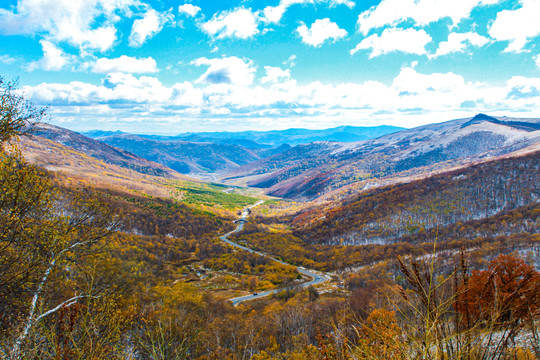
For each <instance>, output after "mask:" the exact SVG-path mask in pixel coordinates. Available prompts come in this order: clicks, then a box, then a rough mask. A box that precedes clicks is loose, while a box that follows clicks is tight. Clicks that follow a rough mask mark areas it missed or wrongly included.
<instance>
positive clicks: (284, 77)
mask: <svg viewBox="0 0 540 360" xmlns="http://www.w3.org/2000/svg"><path fill="white" fill-rule="evenodd" d="M264 70H266V75H265V76H264V77H263V78H262V79H261V83H263V84H266V83H278V82H281V81H288V80H290V79H291V70H290V69H285V70H283V69H282V68H279V67H274V66H265V67H264Z"/></svg>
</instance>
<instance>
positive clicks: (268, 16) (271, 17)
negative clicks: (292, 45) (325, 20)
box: [262, 0, 356, 24]
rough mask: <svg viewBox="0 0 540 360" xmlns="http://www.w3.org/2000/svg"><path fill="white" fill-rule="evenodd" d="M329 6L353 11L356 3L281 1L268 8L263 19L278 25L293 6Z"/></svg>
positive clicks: (313, 0) (331, 0) (338, 0)
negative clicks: (322, 4) (342, 7)
mask: <svg viewBox="0 0 540 360" xmlns="http://www.w3.org/2000/svg"><path fill="white" fill-rule="evenodd" d="M320 3H324V4H327V5H328V6H329V7H331V8H332V7H336V6H338V5H345V6H347V7H348V8H350V9H352V8H353V7H355V6H356V3H355V2H354V1H352V0H281V1H280V2H279V5H277V6H267V7H265V8H264V10H263V11H262V13H263V16H262V19H263V20H264V21H266V22H269V23H274V24H277V23H279V22H280V21H281V18H282V17H283V15H284V14H285V12H286V11H287V9H288V8H289V7H291V6H293V5H304V4H320Z"/></svg>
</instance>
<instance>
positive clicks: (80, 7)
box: [0, 0, 138, 51]
mask: <svg viewBox="0 0 540 360" xmlns="http://www.w3.org/2000/svg"><path fill="white" fill-rule="evenodd" d="M137 4H138V0H79V1H64V0H48V1H42V0H20V1H19V2H18V3H17V6H16V7H14V8H13V9H0V33H1V34H4V35H34V34H36V33H42V34H43V36H44V37H45V39H46V40H47V41H49V42H55V43H58V42H67V43H69V44H71V45H73V46H76V47H79V48H81V49H82V50H88V49H90V50H99V51H105V50H108V49H110V48H111V47H112V46H113V44H114V42H115V40H116V28H115V26H114V24H115V23H116V22H117V21H118V20H119V17H118V15H117V13H118V12H127V11H129V8H130V7H131V6H134V5H137ZM60 9H61V11H60Z"/></svg>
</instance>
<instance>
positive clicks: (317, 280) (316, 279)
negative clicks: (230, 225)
mask: <svg viewBox="0 0 540 360" xmlns="http://www.w3.org/2000/svg"><path fill="white" fill-rule="evenodd" d="M262 203H264V200H259V201H257V202H256V203H255V204H253V205H251V206H248V207H246V208H245V209H244V210H243V211H242V215H241V216H240V219H238V220H236V223H237V225H236V229H234V230H233V231H231V232H228V233H226V234H225V235H222V236H220V237H219V238H220V239H221V240H222V241H224V242H226V243H227V244H229V245H231V246H234V247H235V248H238V249H241V250H244V251H247V252H250V253H254V254H258V255H260V256H265V257H267V258H270V259H272V260H274V261H277V262H278V263H280V264H283V265H289V266H294V265H291V264H288V263H286V262H284V261H281V260H279V259H276V258H274V257H272V256H270V255H268V254H265V253H262V252H260V251H257V250H253V249H250V248H248V247H246V246H243V245H240V244H237V243H235V242H234V241H231V240H229V236H230V235H232V234H234V233H237V232H240V231H242V230H243V229H244V223H245V222H246V221H247V217H248V216H249V214H250V212H251V209H253V208H254V207H256V206H259V205H261V204H262ZM295 267H296V270H298V272H299V273H301V274H302V275H306V276H309V277H311V279H312V280H310V281H308V282H304V283H302V284H297V285H292V286H288V287H285V288H280V289H274V290H268V291H262V292H259V293H253V294H251V295H245V296H240V297H236V298H232V299H229V301H230V302H231V303H232V304H233V305H234V306H236V305H238V304H240V303H241V302H243V301H247V300H253V299H258V298H261V297H264V296H268V295H272V294H274V293H277V292H280V291H283V290H291V289H295V288H298V287H301V288H305V287H308V286H311V285H318V284H322V283H323V282H325V281H326V278H325V277H324V276H322V275H319V274H315V273H313V272H311V271H309V270H308V269H305V268H303V267H301V266H295Z"/></svg>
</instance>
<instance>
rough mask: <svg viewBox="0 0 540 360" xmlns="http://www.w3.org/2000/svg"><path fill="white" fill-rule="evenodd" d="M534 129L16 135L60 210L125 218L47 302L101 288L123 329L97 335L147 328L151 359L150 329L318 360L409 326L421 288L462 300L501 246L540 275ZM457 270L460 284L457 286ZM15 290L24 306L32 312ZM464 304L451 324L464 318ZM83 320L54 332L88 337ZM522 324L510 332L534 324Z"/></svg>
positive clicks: (186, 344) (515, 122) (511, 124)
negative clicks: (354, 137) (78, 204)
mask: <svg viewBox="0 0 540 360" xmlns="http://www.w3.org/2000/svg"><path fill="white" fill-rule="evenodd" d="M538 124H540V120H539V119H509V118H503V119H501V118H493V117H490V116H487V115H482V114H479V115H476V116H474V117H471V118H468V119H460V120H452V121H448V122H444V123H439V124H434V125H427V126H423V127H419V128H415V129H406V130H400V131H397V130H399V129H392V131H394V130H396V131H397V132H393V133H390V134H382V135H381V136H379V137H376V138H373V139H366V140H361V141H353V142H337V141H326V140H325V141H319V140H317V141H315V142H310V143H305V144H304V143H301V142H302V141H308V140H309V139H310V138H309V137H308V138H307V139H308V140H305V139H306V138H305V137H302V136H303V135H302V136H300V137H298V136H297V137H291V136H292V135H290V134H289V137H288V138H287V137H284V135H283V134H281V135H282V137H281V138H279V139H280V140H279V141H278V140H275V142H273V143H270V141H269V143H268V144H266V145H265V146H264V147H263V146H260V143H257V144H258V145H256V144H255V140H257V141H262V140H261V139H268V138H269V137H270V135H272V136H275V134H264V135H263V133H259V134H255V135H257V136H255V135H254V134H250V135H251V136H252V139H253V140H252V141H253V142H252V143H250V142H246V141H237V138H236V137H237V136H238V135H237V134H226V133H219V134H212V133H207V134H200V135H196V134H189V135H186V136H178V137H175V138H174V139H171V138H170V137H157V136H148V137H144V136H135V135H130V134H124V133H122V134H119V133H114V134H110V133H106V132H100V131H95V132H92V135H93V136H94V139H92V138H89V137H86V136H84V135H82V134H78V133H74V132H72V131H69V130H67V129H63V128H60V127H57V126H52V125H48V124H37V125H36V126H35V129H34V131H33V133H31V134H29V135H24V136H21V137H20V141H19V146H20V151H21V154H22V156H24V159H26V160H25V161H28V163H27V164H26V163H25V164H26V165H23V167H29V168H32V167H33V166H36V169H42V170H39V171H43V175H42V176H44V178H45V179H47V182H48V183H50V186H51V187H53V188H54V189H56V190H55V192H56V193H58V194H59V195H60V196H61V198H62V199H65V200H62V201H63V202H66V201H74V200H67V199H87V200H85V201H90V202H94V201H95V202H96V203H100V204H103V206H105V207H107V208H108V209H109V210H108V211H110V212H111V214H113V213H114V214H115V215H107V216H108V217H109V219H113V218H114V219H116V220H115V225H114V231H111V232H110V233H107V234H106V235H104V236H103V237H101V235H100V236H98V237H97V238H96V240H95V241H93V242H92V243H89V245H88V249H87V250H85V251H88V255H84V253H80V256H82V257H81V258H80V260H78V259H79V258H77V257H69V258H65V259H63V260H62V263H63V264H64V266H65V267H64V268H63V269H62V268H58V269H57V270H56V271H55V273H54V281H55V282H58V283H61V284H63V285H62V288H61V289H59V290H54V291H53V290H52V288H51V289H50V290H49V292H47V293H46V294H44V295H43V296H44V298H43V301H44V302H48V303H50V304H53V305H54V303H55V299H56V298H57V297H58V298H60V299H62V298H70V297H73V296H78V295H77V293H73V290H71V287H70V286H68V281H69V279H74V280H72V281H75V282H76V283H77V284H78V285H77V286H78V287H79V288H81V289H82V288H84V287H85V286H86V287H87V286H89V284H90V283H89V282H88V281H90V282H91V284H93V285H91V286H92V288H91V289H90V290H88V291H89V292H88V294H89V295H91V296H96V297H95V298H93V297H89V298H88V299H86V300H84V302H81V304H84V309H86V310H85V311H91V312H92V314H93V315H92V317H91V322H92V324H94V325H88V326H97V325H99V326H104V327H105V328H107V329H109V330H107V331H111V329H112V328H111V327H110V325H106V323H107V321H110V319H113V318H114V319H116V320H115V324H116V325H115V326H117V327H116V329H118V330H117V331H118V332H117V333H108V334H109V335H101V334H98V335H92V336H98V338H99V337H101V336H110V337H108V338H107V339H108V340H106V341H107V342H108V343H111V344H116V345H115V346H118V347H119V348H121V347H122V345H121V343H122V342H121V341H120V339H122V335H121V334H122V333H130V334H136V335H133V336H136V340H135V341H136V345H134V346H136V347H137V349H138V350H137V351H139V352H140V353H141V354H142V353H146V352H147V351H148V346H149V345H148V344H152V341H155V340H154V339H155V336H166V337H167V339H168V340H167V341H170V342H171V344H175V345H174V347H173V348H168V349H169V350H167V351H171V354H177V355H178V354H184V355H181V356H187V355H186V354H188V353H189V354H192V355H193V356H192V357H193V358H199V359H205V358H208V357H207V356H230V358H233V359H237V358H240V357H239V355H238V354H241V353H243V352H246V351H248V352H251V353H253V357H252V358H254V359H257V358H261V359H265V358H270V357H265V356H267V355H268V356H270V354H273V355H272V356H275V358H289V357H287V356H290V358H291V359H292V358H300V359H304V358H305V359H312V358H320V356H323V355H322V354H323V353H322V350H321V349H323V348H324V347H326V348H328V349H332V351H337V350H338V349H339V339H338V337H336V335H335V334H341V335H340V336H344V337H346V338H347V339H348V340H347V341H349V342H350V343H351V344H353V343H354V344H357V345H355V346H360V345H358V344H361V342H362V341H363V340H362V339H365V335H361V334H358V333H356V332H355V329H357V328H358V326H361V325H360V324H364V323H365V322H366V321H367V322H369V321H372V320H371V319H373V317H374V316H379V315H378V314H380V311H383V310H381V309H386V308H387V306H389V305H388V303H390V304H394V305H392V306H393V307H394V308H396V307H397V309H399V310H400V311H404V312H405V313H406V314H407V315H406V316H405V315H404V316H403V317H399V318H398V317H396V315H395V313H394V315H392V313H385V314H386V315H385V316H386V317H387V318H388V319H389V321H391V322H392V323H393V324H396V326H397V324H399V326H400V327H402V329H405V328H406V326H409V325H411V324H413V323H414V321H415V320H413V319H411V318H408V317H407V316H412V314H414V312H413V313H411V312H410V310H407V309H409V307H410V306H413V307H414V306H416V305H414V304H415V303H413V302H411V301H417V300H418V301H420V300H419V299H420V298H415V297H416V296H421V295H420V294H421V292H415V291H428V292H430V293H431V292H433V294H432V295H433V296H443V294H442V293H441V294H439V293H437V292H436V290H435V289H436V288H437V287H438V286H443V287H445V289H446V290H447V291H450V292H452V291H454V295H453V296H461V295H459V293H458V288H459V286H463V285H459V284H464V283H465V282H466V281H469V280H468V279H472V278H473V277H472V276H476V275H475V274H480V273H481V272H482V271H488V269H491V267H490V266H492V265H489V264H492V263H494V262H497V261H503V260H504V259H507V258H501V256H503V257H504V256H507V257H508V259H511V261H517V262H519V264H521V265H519V266H521V268H523V267H526V266H529V267H528V268H527V269H529V270H527V271H533V272H534V271H537V270H538V269H539V268H540V235H539V233H540V232H539V230H540V219H539V215H540V209H539V199H540V183H539V182H538V178H539V177H538V175H539V173H540V161H539V158H540V131H539V129H538V126H539V125H538ZM386 130H388V129H386ZM386 130H385V131H386ZM293 133H296V134H298V133H302V131H300V130H298V129H295V131H293ZM308 133H309V132H308ZM330 133H332V134H334V135H335V132H330ZM309 134H310V133H309ZM321 134H324V132H320V133H317V134H316V136H323V135H321ZM373 134H376V132H375V133H373ZM334 135H333V136H334ZM265 136H267V137H266V138H265ZM295 136H296V135H295ZM310 136H312V135H310ZM335 136H337V135H335ZM339 136H341V135H339ZM339 136H338V138H339ZM291 139H292V140H291ZM194 140H197V141H194ZM218 140H219V141H218ZM289 140H290V142H291V144H288V143H284V141H289ZM211 141H215V142H211ZM267 141H268V140H267ZM280 141H281V142H280ZM297 142H300V143H297ZM13 154H14V155H4V156H5V157H6V156H7V157H6V159H9V156H17V155H16V152H15V153H13ZM6 161H7V160H6ZM21 161H22V160H21ZM32 164H33V165H32ZM8 169H10V168H9V167H7V168H6V169H5V170H3V171H4V172H6V171H11V170H8ZM194 176H196V177H198V178H196V177H194ZM204 179H208V180H210V181H209V182H208V181H206V180H204ZM246 185H247V186H246ZM7 194H8V195H9V193H7ZM8 195H6V196H8ZM77 201H78V200H77ZM85 206H87V205H85ZM69 216H74V215H69ZM94 216H96V215H94ZM92 226H94V225H92ZM95 230H96V231H97V228H96V229H95ZM92 231H93V230H92ZM14 236H16V235H14ZM68 237H69V236H68ZM98 249H99V251H98ZM94 253H95V255H94ZM13 254H15V253H13ZM10 256H11V255H10ZM504 261H506V260H504ZM508 261H510V260H508ZM520 261H521V262H520ZM486 264H488V265H486ZM75 265H76V266H75ZM73 266H75V267H73ZM505 266H506V265H505ZM516 266H517V265H516ZM415 269H423V270H422V271H433V272H436V274H437V279H438V280H437V283H435V282H431V281H428V280H429V279H428V278H419V279H416V280H415V278H414V276H413V275H412V274H414V271H420V270H415ZM430 269H431V270H430ZM435 269H436V270H435ZM456 269H461V270H459V271H458V270H456ZM39 273H40V270H37V271H36V276H37V275H38V274H39ZM85 274H86V275H85ZM531 274H532V273H531ZM534 274H537V273H534ZM433 276H435V275H433ZM531 276H532V275H531ZM535 276H537V275H534V276H533V277H531V278H530V279H536V278H535ZM450 278H453V279H454V280H452V281H454V282H456V284H457V285H456V284H455V285H452V286H450V285H444V284H445V281H449V280H448V279H450ZM38 279H39V278H35V279H34V280H31V279H30V280H29V286H32V284H36V283H37V282H39V280H38ZM426 279H428V280H426ZM443 279H446V280H443ZM524 279H529V277H527V278H524ZM415 281H417V282H418V281H420V283H415ZM426 281H427V282H426ZM438 281H441V283H440V284H439V283H438ZM523 281H527V283H526V284H525V283H523V285H522V286H525V287H526V288H527V289H531V290H527V291H529V292H527V293H526V294H524V295H523V296H525V297H526V298H527V299H528V300H527V301H529V302H528V303H527V304H530V305H528V306H536V305H535V304H537V302H536V301H537V299H536V297H534V296H532V297H531V298H530V299H529V298H528V297H527V296H529V295H528V294H532V293H537V292H535V291H536V290H534V289H536V288H535V286H540V282H538V283H537V282H535V281H536V280H535V281H532V280H523ZM531 281H532V282H531ZM437 284H439V285H437ZM426 286H427V288H424V287H426ZM432 286H434V287H435V288H431V287H432ZM400 289H401V290H400ZM403 289H407V293H406V294H408V295H405V296H402V295H400V294H401V293H400V292H402V291H403ZM415 289H416V290H415ZM422 289H424V290H422ZM452 289H453V290H452ZM471 291H472V290H471ZM531 291H532V293H531ZM92 294H93V295H92ZM105 294H114V295H105ZM2 296H4V298H5V299H7V298H8V297H9V298H11V299H13V300H12V301H14V298H13V297H12V296H15V295H7V293H4V295H2ZM111 296H114V298H112V297H111ZM20 299H22V302H21V300H20V301H14V302H13V304H20V305H19V306H21V307H23V308H24V306H25V302H24V299H25V296H22V295H21V297H20ZM113 299H114V301H113ZM411 299H417V300H411ZM111 301H113V302H111ZM440 301H448V300H445V299H444V298H440ZM538 304H540V302H538ZM4 306H5V307H4V311H10V312H14V311H16V310H15V308H13V307H12V305H9V306H8V305H7V303H5V305H4ZM51 306H52V305H51ZM456 306H457V305H456ZM460 306H461V305H460ZM490 306H491V305H490ZM515 306H518V307H519V306H521V305H515ZM81 309H82V308H81ZM108 309H110V310H108ZM128 309H129V310H128ZM66 311H68V310H66ZM69 311H71V310H69ZM73 311H74V312H72V313H71V314H72V315H70V316H73V317H75V318H77V319H79V318H80V319H82V317H83V316H84V315H83V313H80V312H78V311H79V310H73ZM103 311H105V313H103ZM107 311H112V312H107ZM114 311H120V312H116V313H114ZM384 311H386V310H384ZM456 311H457V310H456ZM456 311H453V310H451V309H446V310H445V312H443V313H441V314H440V316H441V317H442V318H445V319H449V318H450V317H451V316H461V315H459V311H461V310H459V311H457V312H456ZM99 313H101V314H103V316H105V318H103V319H102V320H100V319H101V318H100V317H99V316H98V314H99ZM113 314H114V315H113ZM129 314H131V315H129ZM61 316H64V315H63V312H59V313H58V314H57V315H53V316H52V317H51V321H52V320H53V319H54V322H56V323H62V322H63V321H64V320H63V319H62V318H61ZM171 319H174V320H171ZM2 321H4V324H8V323H9V322H10V321H11V322H16V321H17V320H16V319H11V320H10V319H3V320H2ZM100 321H102V322H100ZM377 321H378V320H377ZM445 321H447V320H445ZM448 321H449V320H448ZM477 321H478V322H477V325H474V326H481V327H483V326H488V325H486V324H487V323H482V324H483V325H478V324H480V320H477ZM482 321H483V320H482ZM54 322H53V323H54ZM53 323H49V322H45V323H44V326H48V324H53ZM129 324H133V325H129ZM163 324H168V325H166V326H167V327H166V328H163ZM446 324H447V322H445V323H441V324H439V325H441V326H442V325H444V326H446ZM523 324H528V323H525V322H524V323H523ZM439 325H437V326H439ZM507 325H508V326H515V324H514V325H512V324H507ZM3 326H6V325H3ZM62 326H63V325H62ZM84 326H87V325H84V324H83V323H80V324H79V323H78V324H77V325H76V326H75V327H74V328H73V329H77V330H70V331H67V332H66V331H65V330H62V331H55V332H53V333H51V334H52V335H51V336H53V337H62V336H73V337H75V336H79V335H77V334H76V333H75V331H83V330H84ZM231 326H232V327H233V330H231ZM373 326H376V325H373ZM460 326H461V325H460ZM489 326H491V325H489ZM505 326H506V325H505ZM524 326H525V325H523V327H521V326H520V327H518V328H516V329H515V330H512V331H519V332H522V333H526V331H527V330H526V329H525V327H524ZM527 326H528V325H527ZM459 328H460V327H459V326H457V327H454V328H453V329H452V330H451V331H457V330H458V329H459ZM255 329H259V330H255ZM33 331H36V332H38V329H35V330H33ZM48 331H52V330H48ZM449 331H450V330H449ZM471 331H472V330H471ZM474 331H476V330H474ZM321 334H325V335H324V336H322V335H321ZM5 336H7V337H9V335H5ZM402 336H405V335H402ZM407 336H409V335H407ZM456 336H457V335H456ZM235 339H241V341H242V342H241V343H238V342H236V340H235ZM457 339H458V338H457V337H455V338H451V340H450V341H458V340H457ZM503 340H504V339H503ZM503 340H501V341H503ZM431 341H442V340H440V339H439V340H437V339H433V340H431ZM203 344H209V345H207V346H203ZM314 344H315V345H314ZM152 346H159V347H160V348H161V349H162V350H163V351H165V349H166V347H165V346H166V345H165V344H161V345H152ZM522 346H525V347H528V348H531V349H534V347H530V344H529V343H526V344H522ZM347 349H349V350H347V351H348V352H352V353H354V351H357V350H354V349H355V347H348V348H347ZM70 351H76V350H70ZM102 351H109V350H105V349H103V350H102ZM115 351H116V350H115ZM195 354H196V356H195ZM224 354H228V355H224ZM257 354H258V355H257ZM265 354H267V355H265ZM287 354H288V355H287ZM177 355H174V356H177ZM190 356H191V355H190ZM205 356H206V357H205ZM258 356H259V357H258Z"/></svg>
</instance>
